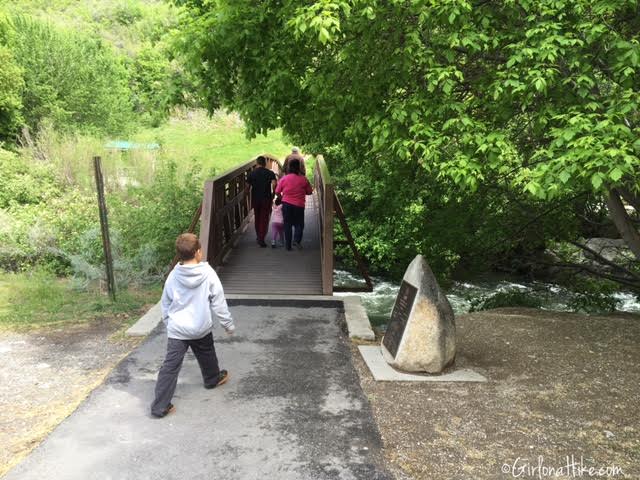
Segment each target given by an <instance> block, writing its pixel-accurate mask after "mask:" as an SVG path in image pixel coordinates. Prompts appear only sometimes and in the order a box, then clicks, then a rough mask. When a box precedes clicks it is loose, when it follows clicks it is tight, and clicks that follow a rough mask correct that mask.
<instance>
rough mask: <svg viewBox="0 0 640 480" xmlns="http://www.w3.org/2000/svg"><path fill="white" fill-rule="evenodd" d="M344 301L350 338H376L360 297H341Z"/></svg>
mask: <svg viewBox="0 0 640 480" xmlns="http://www.w3.org/2000/svg"><path fill="white" fill-rule="evenodd" d="M340 298H342V302H343V303H344V316H345V319H346V321H347V329H348V331H349V338H354V339H361V340H375V339H376V336H375V334H374V333H373V329H372V328H371V323H370V322H369V316H368V315H367V311H366V310H365V309H364V307H363V306H362V302H361V301H360V297H358V296H349V297H340Z"/></svg>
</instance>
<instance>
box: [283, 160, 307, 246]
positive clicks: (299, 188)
mask: <svg viewBox="0 0 640 480" xmlns="http://www.w3.org/2000/svg"><path fill="white" fill-rule="evenodd" d="M312 192H313V188H311V184H310V183H309V180H307V177H305V176H304V175H301V174H300V161H299V160H298V159H293V160H291V162H290V163H289V174H288V175H285V176H284V177H282V178H281V179H280V181H279V182H278V186H277V187H276V194H277V195H281V196H282V215H283V217H284V239H285V243H286V247H287V250H291V233H292V232H291V230H292V229H293V244H294V245H295V246H296V247H297V248H298V249H301V248H302V244H301V242H302V232H303V230H304V206H305V202H306V196H307V195H311V193H312Z"/></svg>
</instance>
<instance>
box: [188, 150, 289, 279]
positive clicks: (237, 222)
mask: <svg viewBox="0 0 640 480" xmlns="http://www.w3.org/2000/svg"><path fill="white" fill-rule="evenodd" d="M263 156H264V157H266V159H267V168H269V169H271V170H274V171H275V172H277V174H278V175H279V174H281V173H282V166H281V165H280V162H279V161H278V159H277V158H275V157H272V156H271V155H263ZM255 166H256V161H255V159H253V160H251V161H249V162H247V163H245V164H243V165H240V166H238V167H236V168H233V169H231V170H229V171H227V172H225V173H223V174H222V175H218V176H217V177H215V178H213V179H211V180H207V181H206V182H205V184H204V195H203V199H202V211H201V216H200V243H201V245H202V253H203V258H204V260H206V261H208V262H209V264H210V265H211V266H212V267H216V266H218V265H221V264H222V261H223V259H224V257H225V255H226V254H227V253H228V252H229V251H230V250H231V249H232V248H233V245H234V243H235V242H236V240H237V239H238V237H239V236H240V235H241V234H242V232H243V231H244V227H245V226H246V225H247V223H248V222H249V221H250V219H251V216H250V214H251V193H250V192H249V193H247V192H246V190H245V187H246V185H247V177H248V175H249V173H250V172H251V171H252V170H253V169H254V168H255Z"/></svg>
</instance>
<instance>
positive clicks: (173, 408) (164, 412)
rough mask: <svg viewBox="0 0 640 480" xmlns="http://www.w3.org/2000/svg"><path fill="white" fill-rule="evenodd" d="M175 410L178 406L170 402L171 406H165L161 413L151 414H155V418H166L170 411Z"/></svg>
mask: <svg viewBox="0 0 640 480" xmlns="http://www.w3.org/2000/svg"><path fill="white" fill-rule="evenodd" d="M175 411H176V407H175V406H174V405H173V403H170V404H169V406H168V407H167V408H165V409H164V411H163V412H162V413H161V414H157V413H151V415H153V416H154V417H155V418H164V417H166V416H167V415H169V414H170V413H173V412H175Z"/></svg>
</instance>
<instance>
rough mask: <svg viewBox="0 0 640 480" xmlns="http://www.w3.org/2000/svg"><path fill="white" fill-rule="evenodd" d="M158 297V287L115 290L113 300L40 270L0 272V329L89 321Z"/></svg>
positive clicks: (127, 311)
mask: <svg viewBox="0 0 640 480" xmlns="http://www.w3.org/2000/svg"><path fill="white" fill-rule="evenodd" d="M159 297H160V288H159V286H153V287H149V288H145V289H129V290H126V291H122V292H119V294H118V295H117V298H116V301H115V302H112V301H111V300H110V299H109V297H107V296H106V295H105V294H103V293H100V292H95V291H94V292H92V291H88V292H81V291H76V290H73V289H72V288H71V286H70V280H68V279H64V278H57V277H56V276H54V275H53V274H50V273H48V272H44V271H35V272H30V273H19V274H15V273H0V329H8V330H25V329H32V328H36V327H44V326H53V325H62V324H73V323H84V322H91V321H93V320H96V319H98V318H105V317H107V318H109V317H114V316H118V315H119V316H120V317H122V318H128V316H129V314H131V313H134V312H137V311H139V310H140V309H141V308H142V307H144V306H145V305H148V304H150V303H154V302H156V301H157V300H158V298H159Z"/></svg>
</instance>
